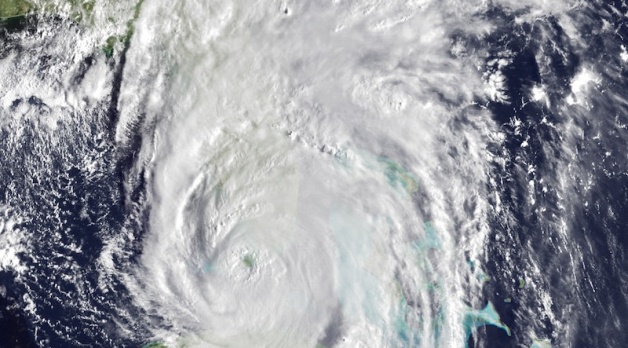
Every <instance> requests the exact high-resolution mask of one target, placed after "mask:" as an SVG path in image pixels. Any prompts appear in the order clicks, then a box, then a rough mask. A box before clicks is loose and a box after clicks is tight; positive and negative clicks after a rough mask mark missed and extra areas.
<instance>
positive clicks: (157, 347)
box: [142, 342, 168, 348]
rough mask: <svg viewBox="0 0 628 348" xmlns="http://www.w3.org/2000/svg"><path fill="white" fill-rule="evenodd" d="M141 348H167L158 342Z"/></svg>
mask: <svg viewBox="0 0 628 348" xmlns="http://www.w3.org/2000/svg"><path fill="white" fill-rule="evenodd" d="M142 348H168V347H167V346H166V345H165V344H163V343H160V342H152V343H149V344H147V345H145V346H143V347H142Z"/></svg>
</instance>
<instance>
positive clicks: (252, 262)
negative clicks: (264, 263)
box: [242, 254, 255, 268]
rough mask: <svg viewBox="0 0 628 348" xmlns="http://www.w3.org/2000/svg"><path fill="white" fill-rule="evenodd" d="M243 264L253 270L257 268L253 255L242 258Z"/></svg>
mask: <svg viewBox="0 0 628 348" xmlns="http://www.w3.org/2000/svg"><path fill="white" fill-rule="evenodd" d="M242 262H243V263H244V265H245V266H246V267H248V268H253V266H255V260H254V259H253V256H252V255H251V254H247V255H245V256H244V257H243V258H242Z"/></svg>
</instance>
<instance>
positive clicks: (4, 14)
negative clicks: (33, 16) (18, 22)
mask: <svg viewBox="0 0 628 348" xmlns="http://www.w3.org/2000/svg"><path fill="white" fill-rule="evenodd" d="M30 10H31V4H30V3H28V2H26V1H24V0H0V19H7V18H14V17H22V16H25V15H26V14H27V13H28V12H29V11H30Z"/></svg>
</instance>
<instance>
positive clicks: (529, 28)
mask: <svg viewBox="0 0 628 348" xmlns="http://www.w3.org/2000/svg"><path fill="white" fill-rule="evenodd" d="M610 6H614V7H615V8H617V9H621V11H623V12H624V13H625V12H626V11H628V7H626V5H624V4H623V3H622V2H621V1H609V2H606V3H602V4H595V5H593V4H592V5H591V6H590V7H589V8H587V9H582V10H579V11H578V12H575V13H574V14H573V15H574V16H575V17H576V18H577V23H578V24H579V27H578V28H577V29H578V30H579V31H581V32H582V33H584V34H583V37H584V38H585V39H586V42H587V46H586V47H582V45H578V44H576V43H573V42H571V41H570V39H569V36H568V35H567V33H566V32H565V30H566V29H565V28H562V27H561V25H560V23H559V21H558V20H557V19H556V18H553V17H552V16H551V15H549V16H546V17H544V18H542V20H539V21H536V22H534V24H528V23H524V24H518V23H516V21H515V15H516V14H513V13H509V12H508V11H506V10H504V9H502V8H500V7H497V6H496V7H494V8H493V10H491V11H489V12H487V13H484V14H482V16H486V17H488V18H490V20H491V21H492V22H493V23H495V25H496V27H497V28H498V30H496V31H495V32H494V33H493V34H491V35H490V36H488V37H484V38H482V39H478V38H470V37H458V38H456V39H462V40H463V41H464V42H465V44H466V46H467V49H468V50H473V49H478V50H479V49H482V50H486V51H488V52H489V53H490V55H489V56H488V57H486V58H485V59H486V61H487V62H488V61H490V60H491V59H493V58H499V57H502V55H503V53H504V52H506V51H508V52H511V53H512V55H511V59H512V62H511V63H510V64H509V65H508V66H507V67H506V68H504V70H503V74H504V75H505V77H506V80H507V89H506V90H507V95H508V97H509V100H510V102H509V103H500V102H488V103H485V102H479V103H480V104H483V106H484V107H486V108H488V109H489V110H490V111H491V113H492V114H493V115H494V121H495V122H496V124H498V125H499V127H500V129H501V130H502V132H504V133H505V134H506V135H507V136H506V140H505V142H504V143H503V146H501V147H496V148H491V149H490V150H491V152H492V153H493V154H495V155H496V156H498V157H500V158H503V159H505V162H504V163H505V165H498V164H495V166H494V167H493V168H492V173H491V175H492V176H493V177H494V178H495V183H494V184H492V186H491V187H489V188H487V190H488V191H491V192H492V191H495V192H497V194H498V196H499V198H500V200H501V204H502V206H503V209H502V210H501V211H500V212H495V213H494V215H493V216H491V222H492V231H493V232H492V233H493V235H491V236H490V238H489V239H488V240H489V242H488V243H487V244H486V247H485V248H486V253H485V260H483V264H482V268H483V269H484V271H485V272H486V274H487V275H488V277H489V278H490V281H488V282H486V284H485V286H484V288H483V299H484V300H485V301H486V302H487V303H488V302H489V301H490V302H492V303H493V304H494V306H495V308H496V311H497V312H498V313H499V314H500V316H501V319H502V321H503V322H504V323H505V324H506V325H508V327H510V329H511V332H512V335H510V336H509V335H507V334H506V333H505V331H504V330H501V329H497V328H495V327H491V326H487V327H484V328H481V329H480V330H479V332H478V333H477V334H476V335H474V337H473V338H472V339H471V341H470V342H469V344H470V346H474V347H520V344H521V343H522V342H527V340H528V337H529V332H530V331H533V332H535V333H536V334H537V335H539V338H548V339H550V340H551V341H552V345H553V346H555V347H583V348H584V347H625V346H627V343H626V342H628V300H627V297H626V295H627V294H628V273H627V272H628V271H627V270H628V258H627V257H626V252H627V250H628V233H627V228H626V226H628V157H627V156H626V154H627V152H626V145H627V140H628V130H626V128H625V127H621V125H622V124H628V110H627V105H628V103H627V101H628V79H627V78H628V72H627V71H626V67H627V66H628V64H627V63H626V62H623V61H622V60H621V59H620V52H621V45H622V44H623V45H626V46H628V42H627V41H628V28H627V26H626V24H627V21H626V17H624V16H622V15H620V14H617V13H615V12H613V11H612V10H611V9H610ZM605 23H607V24H605ZM64 25H68V24H67V23H61V22H57V21H54V20H52V21H50V22H46V23H41V22H39V21H37V20H34V19H25V20H22V21H21V22H20V21H15V22H11V23H9V24H4V26H3V28H2V29H1V31H2V33H1V34H0V41H1V42H2V45H1V48H0V59H3V58H4V57H6V56H7V55H8V54H10V53H17V54H29V53H28V49H27V48H24V47H22V46H21V44H20V41H19V39H18V38H17V37H16V36H13V35H11V33H16V32H29V31H30V32H34V31H35V28H37V27H38V26H49V27H50V28H52V29H53V30H54V28H55V26H64ZM604 25H610V26H611V27H612V28H613V30H603V27H604ZM539 57H541V58H542V60H539ZM54 59H55V57H52V56H45V55H44V56H42V57H41V58H40V60H39V64H38V66H36V67H34V68H37V69H42V70H45V69H48V68H49V67H50V64H53V63H54ZM93 59H95V58H94V57H90V58H88V59H86V60H85V61H84V63H83V65H84V71H83V72H82V73H81V72H79V73H78V74H77V79H79V80H80V79H81V78H82V75H84V74H85V71H87V70H88V69H90V68H91V66H92V63H93ZM109 64H110V68H111V69H112V71H114V72H115V74H114V83H113V89H114V90H113V91H112V93H111V100H110V101H109V102H108V103H106V104H103V105H100V106H99V107H97V108H95V109H94V110H92V111H90V112H89V115H90V116H89V118H88V119H84V120H83V121H89V125H87V126H86V125H85V123H77V124H68V125H66V126H64V127H67V128H65V129H61V130H59V132H58V135H59V136H60V137H63V139H62V141H60V142H57V143H56V144H61V145H60V146H56V147H52V146H48V145H49V144H50V139H46V138H42V137H41V136H40V134H38V128H37V127H36V126H35V124H34V123H33V125H32V126H29V125H25V126H24V129H25V133H24V135H23V136H22V137H21V141H20V142H19V143H11V142H9V141H8V140H7V139H10V138H11V135H10V133H11V132H12V129H10V128H0V144H2V146H0V158H1V159H2V161H0V178H1V179H2V185H0V203H6V204H10V205H11V206H13V207H15V210H16V211H20V212H26V214H25V215H26V218H24V220H23V221H22V222H21V223H20V224H19V226H18V228H20V229H21V230H22V231H24V233H30V234H32V235H31V236H30V237H31V238H32V240H34V241H35V242H36V245H37V248H36V250H37V251H36V254H23V255H21V259H22V260H23V262H24V264H25V265H26V266H27V267H28V268H29V272H28V273H27V274H25V275H24V276H23V277H24V279H20V281H16V279H15V277H16V275H15V274H14V272H10V271H3V272H0V285H2V286H3V288H4V289H5V291H4V292H3V293H2V294H1V296H0V347H80V346H83V347H139V346H142V345H143V344H146V343H147V342H148V339H149V333H148V331H147V330H146V327H147V326H148V325H149V324H151V323H154V322H159V321H160V320H161V319H160V318H158V317H156V316H152V314H151V313H146V312H144V310H143V309H141V308H136V307H134V305H133V303H132V301H131V299H130V295H129V293H128V289H126V288H125V287H124V285H123V283H122V282H121V280H120V279H117V278H116V277H115V276H114V277H111V278H110V279H109V282H108V286H107V287H105V288H103V287H102V286H99V284H101V283H102V282H101V281H99V279H98V277H99V275H100V272H101V270H100V269H99V268H98V267H99V266H98V263H97V257H98V256H99V255H100V254H101V252H102V250H103V248H104V247H105V245H104V241H105V240H108V239H109V237H111V235H112V234H116V233H119V231H121V230H123V229H124V230H126V231H132V233H131V235H132V236H134V237H135V238H134V239H129V240H128V244H127V245H126V249H125V253H124V254H123V255H122V256H120V255H116V258H115V259H114V264H115V267H116V268H118V270H124V268H125V267H128V265H132V264H133V263H134V262H135V258H136V257H137V256H138V254H139V252H140V246H141V240H142V235H143V233H144V227H143V226H144V225H143V222H144V220H143V219H144V218H145V216H144V215H145V212H144V211H143V210H142V209H140V208H138V206H142V203H144V202H143V197H144V195H143V191H144V190H145V189H146V188H145V187H144V184H143V182H142V180H141V178H142V175H141V173H140V174H131V170H130V168H131V167H132V165H133V163H134V161H135V153H136V152H137V149H138V148H139V146H140V145H141V144H140V142H141V137H139V136H138V137H137V139H136V141H135V142H131V144H130V145H129V146H127V147H125V148H119V147H116V145H115V143H114V141H113V133H114V131H115V129H114V125H115V123H116V121H117V117H118V115H117V109H116V105H117V98H118V95H119V93H118V92H119V88H120V84H121V79H122V71H123V68H124V64H125V55H124V52H122V53H121V54H120V55H119V56H117V57H116V58H114V59H112V60H111V61H110V62H109ZM584 66H588V67H594V68H595V69H596V72H598V73H599V74H601V75H602V79H603V85H602V86H600V87H599V88H597V89H595V90H593V91H591V92H590V95H589V101H590V107H589V108H582V107H577V106H568V105H567V102H566V98H567V97H568V95H569V94H570V92H571V87H570V81H571V80H572V79H573V78H574V76H576V74H577V73H578V71H580V69H581V68H582V67H584ZM539 84H542V85H544V86H546V87H547V95H548V99H549V101H550V103H549V105H547V104H544V103H539V102H533V101H531V100H530V93H529V91H530V89H531V88H532V87H533V86H535V85H539ZM18 108H27V109H28V110H31V111H33V110H34V112H35V113H37V114H40V115H45V114H46V112H48V111H47V108H48V106H47V105H45V103H43V102H42V101H41V100H39V99H37V98H36V97H32V98H27V99H19V100H15V101H14V103H13V106H12V108H11V109H8V110H4V111H3V112H4V113H5V115H3V116H4V117H6V114H8V113H11V112H16V110H17V109H18ZM75 116H76V115H74V114H73V113H72V111H71V110H68V115H67V117H69V118H72V117H75ZM514 119H517V120H519V121H520V122H521V124H522V126H520V127H519V126H515V125H514V123H513V120H514ZM569 122H573V123H574V124H575V125H576V126H577V128H578V129H580V130H582V134H580V135H578V136H574V135H573V134H564V133H560V132H558V131H557V130H556V129H557V127H553V126H552V125H559V124H565V123H569ZM567 138H568V139H567ZM526 140H527V143H528V146H526V147H522V146H521V144H522V142H523V141H526ZM565 144H567V145H565ZM566 146H567V147H569V148H570V149H572V150H573V153H574V154H575V155H574V156H572V157H570V158H569V159H568V160H567V161H568V162H571V164H572V167H571V168H573V170H572V171H571V172H568V173H566V172H565V170H566V169H565V168H566V167H565V166H564V162H565V157H566V154H565V152H564V151H565V147H566ZM607 153H610V154H611V155H610V156H609V155H607ZM86 154H87V155H89V156H92V157H93V159H94V160H95V162H96V163H97V164H98V166H99V170H98V175H96V176H94V175H92V174H90V173H89V172H88V171H87V170H86V168H85V167H84V162H83V158H84V156H85V155H86ZM530 166H533V167H534V168H535V170H534V171H533V172H530V171H529V170H528V168H529V167H530ZM564 178H568V179H569V181H567V182H566V185H567V186H568V187H569V188H570V190H571V191H572V192H575V194H574V195H573V196H568V197H564V196H561V191H560V190H558V189H557V188H556V187H557V186H558V185H559V183H560V182H564V181H561V180H564ZM540 179H543V180H544V182H545V183H546V184H547V185H548V187H549V189H548V190H547V191H546V192H544V191H543V190H540V189H538V186H537V188H536V189H535V190H534V191H533V192H532V194H530V189H529V185H530V184H529V183H530V181H534V182H538V181H539V180H540ZM129 182H131V183H132V184H131V185H128V183H129ZM553 187H554V188H553ZM491 199H494V198H491ZM138 209H139V210H138ZM144 209H145V208H144ZM130 216H133V217H134V218H133V219H130V218H129V217H130ZM77 247H78V248H77ZM532 265H537V266H539V267H540V273H538V274H537V273H534V272H532V268H531V267H532ZM542 293H545V294H547V295H549V297H550V298H551V299H552V302H551V304H549V306H550V309H551V312H552V313H554V314H555V315H556V316H557V318H556V320H555V321H554V320H552V318H550V317H548V316H547V315H544V314H543V313H546V311H544V310H542V307H543V298H542V296H541V294H542ZM24 296H28V297H30V298H31V299H33V301H34V303H35V305H36V306H37V308H38V309H39V310H38V311H37V313H38V317H33V316H32V315H29V313H28V310H27V309H26V308H25V307H24V304H25V301H24ZM115 322H121V323H124V324H125V325H124V326H127V327H132V328H134V332H133V333H132V334H127V335H122V334H120V332H119V331H117V327H118V325H117V324H116V323H115ZM555 322H560V323H561V325H560V326H557V325H556V324H555ZM567 337H569V338H570V340H571V341H566V339H567Z"/></svg>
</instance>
